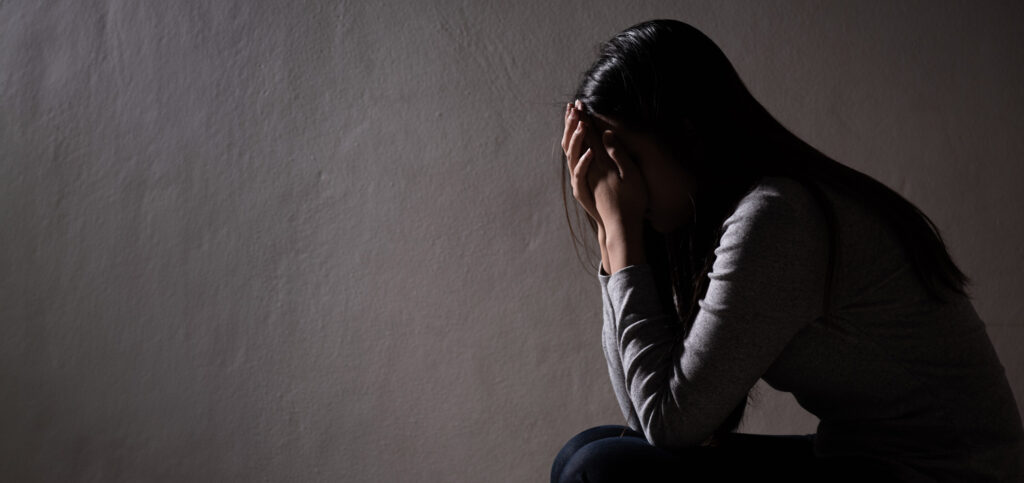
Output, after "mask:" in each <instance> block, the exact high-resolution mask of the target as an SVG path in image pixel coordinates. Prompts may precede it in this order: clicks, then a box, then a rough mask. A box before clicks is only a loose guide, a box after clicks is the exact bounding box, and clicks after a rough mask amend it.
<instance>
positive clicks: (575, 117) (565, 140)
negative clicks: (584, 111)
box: [562, 106, 580, 154]
mask: <svg viewBox="0 0 1024 483" xmlns="http://www.w3.org/2000/svg"><path fill="white" fill-rule="evenodd" d="M579 117H580V116H579V112H577V111H576V109H573V108H572V106H569V107H568V109H567V112H566V114H565V128H564V130H563V131H562V152H564V153H566V154H568V153H569V140H570V138H571V137H572V133H573V132H574V131H575V130H576V123H577V122H578V121H579Z"/></svg>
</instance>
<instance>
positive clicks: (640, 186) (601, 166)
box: [590, 130, 647, 238]
mask: <svg viewBox="0 0 1024 483" xmlns="http://www.w3.org/2000/svg"><path fill="white" fill-rule="evenodd" d="M600 146H601V151H602V153H601V155H598V156H597V160H596V161H595V162H593V166H592V167H591V168H590V171H591V172H592V173H591V176H590V179H591V180H592V184H591V185H590V189H591V192H592V193H593V196H594V205H595V206H596V208H597V212H598V215H599V216H600V217H601V219H602V220H603V221H604V225H605V229H606V230H607V232H608V233H609V235H612V234H618V235H622V236H629V237H630V238H635V236H632V235H637V236H638V235H639V233H640V232H642V231H643V218H644V212H645V211H646V210H647V183H646V182H645V181H644V178H643V175H642V174H641V173H640V170H639V168H637V166H636V164H635V163H633V160H632V159H630V157H629V155H628V154H626V151H625V149H623V147H622V145H621V144H620V143H619V142H618V141H617V140H616V139H615V134H614V133H613V132H612V131H610V130H606V131H604V133H602V136H601V138H600Z"/></svg>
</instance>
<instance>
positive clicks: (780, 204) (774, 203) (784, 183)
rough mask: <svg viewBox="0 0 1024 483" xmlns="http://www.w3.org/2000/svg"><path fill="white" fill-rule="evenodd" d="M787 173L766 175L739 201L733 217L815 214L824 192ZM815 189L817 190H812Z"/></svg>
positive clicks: (815, 215) (816, 214)
mask: <svg viewBox="0 0 1024 483" xmlns="http://www.w3.org/2000/svg"><path fill="white" fill-rule="evenodd" d="M807 183H809V182H803V181H800V180H797V179H795V178H791V177H787V176H765V177H763V178H761V179H760V180H758V181H757V182H756V183H755V184H754V186H753V187H752V188H751V189H750V190H749V191H748V192H747V193H746V194H745V195H744V196H743V197H742V198H741V199H740V200H739V203H738V204H737V205H736V210H735V213H734V216H748V215H759V216H761V217H764V216H775V217H800V218H807V217H815V218H816V217H818V216H819V215H820V214H821V208H820V204H821V202H822V201H823V200H821V199H820V198H819V197H820V196H823V193H824V191H822V190H820V188H818V189H815V186H808V185H807ZM814 191H818V193H815V192H814Z"/></svg>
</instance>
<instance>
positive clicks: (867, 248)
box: [737, 177, 1024, 481]
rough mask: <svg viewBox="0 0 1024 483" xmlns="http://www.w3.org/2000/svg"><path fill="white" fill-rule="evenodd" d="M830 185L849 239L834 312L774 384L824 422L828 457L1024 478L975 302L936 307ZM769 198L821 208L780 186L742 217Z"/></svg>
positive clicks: (883, 235) (1003, 385) (899, 252)
mask: <svg viewBox="0 0 1024 483" xmlns="http://www.w3.org/2000/svg"><path fill="white" fill-rule="evenodd" d="M822 188H823V189H824V191H825V193H826V196H827V197H828V199H829V200H830V201H831V202H832V206H833V209H834V210H835V216H836V221H837V229H838V230H839V235H840V238H839V240H840V242H839V243H840V244H839V251H838V253H837V257H838V258H837V260H836V277H835V282H834V286H833V298H832V309H831V312H832V313H831V314H830V316H829V317H828V318H827V319H822V318H818V319H816V320H814V321H813V322H811V323H810V324H809V325H807V326H806V327H804V329H803V330H801V331H799V332H798V333H797V334H796V335H795V336H794V337H793V339H792V340H791V341H790V343H789V344H788V345H787V346H786V349H785V350H784V351H783V352H782V353H781V354H780V355H779V357H778V358H777V359H776V360H775V362H774V363H773V364H772V366H771V367H770V368H769V370H768V371H767V372H766V373H765V374H764V375H763V377H762V378H763V379H764V380H765V382H767V383H768V384H769V385H771V386H772V387H774V388H776V389H779V390H782V391H788V392H792V393H793V395H794V397H795V398H796V399H797V401H798V402H799V403H800V404H801V405H802V406H803V407H804V408H806V409H807V410H808V411H810V412H811V413H813V414H815V415H816V416H818V417H819V419H820V420H821V422H820V424H819V426H818V434H817V437H816V441H815V452H816V454H817V455H818V456H845V455H856V456H865V457H872V458H879V459H882V460H885V461H889V462H899V461H903V462H909V463H911V465H912V466H913V467H916V468H917V469H920V470H921V471H924V472H928V473H932V471H934V474H935V475H956V474H959V473H958V472H961V471H966V472H965V473H962V478H963V479H964V480H971V481H977V480H978V478H979V476H980V475H985V476H991V477H994V478H1000V479H1004V480H1005V479H1008V478H1010V477H1011V476H1013V477H1016V478H1021V477H1022V476H1021V475H1022V473H1021V465H1022V460H1024V442H1022V437H1024V436H1022V434H1024V431H1022V429H1021V420H1020V415H1019V412H1018V409H1017V405H1016V403H1015V400H1014V397H1013V394H1012V392H1011V390H1010V387H1009V384H1008V382H1007V380H1006V376H1005V374H1004V370H1003V366H1002V365H1001V364H1000V362H999V359H998V358H997V356H996V353H995V351H994V349H993V347H992V343H991V341H990V340H989V338H988V335H987V333H986V331H985V325H984V323H983V322H982V321H981V319H980V318H979V317H978V315H977V313H976V312H975V310H974V307H973V305H972V304H971V302H970V300H969V299H968V298H966V297H965V296H962V295H957V294H953V295H951V297H952V300H951V301H950V302H949V303H945V304H943V303H939V302H936V301H934V300H932V299H931V298H929V296H928V293H927V292H926V291H925V288H924V286H923V285H922V284H921V282H920V280H919V279H918V277H917V275H916V274H915V272H914V270H913V268H912V266H911V265H910V263H909V260H908V258H907V256H906V255H905V253H906V252H905V251H904V248H903V247H902V246H901V245H900V244H899V241H898V239H896V238H895V236H894V235H893V234H892V233H891V231H890V230H889V229H888V228H887V227H885V226H884V225H883V224H882V220H881V219H880V218H879V217H877V216H875V215H874V214H872V213H870V212H868V211H867V210H866V209H865V208H864V207H863V206H862V205H861V204H860V203H858V202H856V201H855V200H854V199H852V198H850V197H849V196H847V195H846V194H843V193H840V192H837V191H835V190H832V189H830V188H829V187H827V186H823V187H822ZM766 196H768V197H771V196H781V197H783V198H787V199H790V200H792V201H795V202H802V203H813V202H814V200H813V198H812V197H811V196H809V195H808V192H807V191H806V188H805V187H804V186H803V185H801V184H800V183H799V182H797V181H795V180H792V179H789V178H782V177H769V178H765V179H764V180H763V182H762V183H760V184H759V185H758V187H756V188H755V189H754V191H752V192H751V193H750V194H749V195H747V196H746V197H745V198H744V199H743V200H742V201H741V203H740V205H739V208H738V209H737V213H739V212H741V211H750V210H753V211H757V209H758V205H759V203H760V201H761V200H763V199H765V197H766ZM811 226H819V225H811ZM807 235H808V236H810V237H820V238H821V239H822V240H825V238H824V237H826V236H827V234H826V233H819V232H817V230H815V231H813V232H809V233H808V234H807ZM800 265H801V260H794V261H793V266H791V267H789V269H794V270H799V269H800V268H801V267H800ZM965 467H966V468H969V469H967V470H965V469H964V468H965ZM907 471H908V473H907V478H912V477H914V475H915V471H914V470H912V469H910V468H907Z"/></svg>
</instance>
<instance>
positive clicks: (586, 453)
mask: <svg viewBox="0 0 1024 483" xmlns="http://www.w3.org/2000/svg"><path fill="white" fill-rule="evenodd" d="M624 429H625V431H624ZM624 433H625V434H624ZM631 433H632V434H631ZM637 434H638V433H636V432H633V431H631V430H629V429H628V428H624V427H622V426H603V427H595V428H591V429H588V430H587V431H583V432H581V433H579V434H577V435H576V436H574V437H573V438H572V439H570V440H569V443H566V446H564V447H563V448H562V449H563V452H561V453H559V457H558V458H556V461H555V465H554V466H553V467H552V472H551V481H552V482H553V483H561V482H580V481H588V482H613V481H663V480H664V479H666V478H668V476H669V474H670V473H671V472H673V471H674V466H675V464H674V461H673V458H672V456H671V455H670V454H668V453H666V452H664V451H662V450H660V449H658V448H655V447H653V446H651V445H650V444H649V443H648V442H647V440H646V439H644V438H643V436H642V435H639V436H638V435H637Z"/></svg>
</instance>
